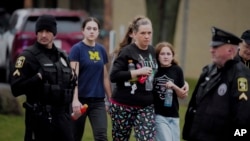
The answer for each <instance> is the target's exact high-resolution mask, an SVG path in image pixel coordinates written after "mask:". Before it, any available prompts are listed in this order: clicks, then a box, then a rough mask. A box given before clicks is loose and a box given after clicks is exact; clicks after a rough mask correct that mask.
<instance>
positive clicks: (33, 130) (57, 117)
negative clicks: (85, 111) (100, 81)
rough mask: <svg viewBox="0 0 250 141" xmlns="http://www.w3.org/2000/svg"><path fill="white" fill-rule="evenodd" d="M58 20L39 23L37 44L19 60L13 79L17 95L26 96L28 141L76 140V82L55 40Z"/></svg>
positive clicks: (44, 18)
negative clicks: (73, 108)
mask: <svg viewBox="0 0 250 141" xmlns="http://www.w3.org/2000/svg"><path fill="white" fill-rule="evenodd" d="M56 33H57V23H56V19H55V17H53V16H51V15H42V16H40V17H39V18H38V20H37V21H36V35H37V41H36V42H35V44H34V45H33V46H31V47H28V48H27V49H25V50H24V51H23V52H22V53H21V54H20V56H19V57H18V58H17V60H16V63H15V66H14V68H13V71H12V73H11V74H10V75H11V76H10V78H11V90H12V93H13V95H14V96H16V97H17V96H19V95H23V94H24V95H26V102H25V103H24V104H23V106H24V108H25V109H26V112H25V126H26V129H25V137H24V138H25V139H24V140H25V141H73V133H72V123H71V122H72V121H71V117H70V107H71V106H70V104H71V102H72V98H73V89H74V87H75V85H76V84H75V82H76V79H75V77H74V75H73V74H74V73H73V71H72V70H71V68H70V65H69V61H68V58H67V56H66V55H65V53H64V52H63V51H61V50H60V49H58V48H57V47H56V46H55V45H54V43H53V40H54V38H55V35H56Z"/></svg>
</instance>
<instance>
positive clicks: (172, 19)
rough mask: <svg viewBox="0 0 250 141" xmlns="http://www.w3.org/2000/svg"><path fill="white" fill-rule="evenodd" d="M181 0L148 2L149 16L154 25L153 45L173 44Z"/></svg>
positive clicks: (148, 0) (151, 0) (153, 0)
mask: <svg viewBox="0 0 250 141" xmlns="http://www.w3.org/2000/svg"><path fill="white" fill-rule="evenodd" d="M179 4H180V0H157V1H156V0H146V8H147V16H148V17H149V18H150V19H151V21H152V24H153V44H156V43H158V42H161V41H168V42H170V43H172V44H173V41H174V35H175V28H176V20H177V16H178V10H179Z"/></svg>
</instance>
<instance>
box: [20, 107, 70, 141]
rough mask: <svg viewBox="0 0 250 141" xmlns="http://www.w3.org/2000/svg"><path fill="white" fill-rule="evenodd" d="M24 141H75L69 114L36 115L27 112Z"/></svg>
mask: <svg viewBox="0 0 250 141" xmlns="http://www.w3.org/2000/svg"><path fill="white" fill-rule="evenodd" d="M25 125H26V130H25V137H24V138H25V139H24V141H73V140H74V139H73V130H72V120H71V118H70V115H69V114H67V113H59V114H53V115H52V119H51V120H49V119H48V117H47V116H46V115H40V116H37V115H34V114H33V113H31V112H29V111H26V118H25Z"/></svg>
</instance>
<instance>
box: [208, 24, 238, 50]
mask: <svg viewBox="0 0 250 141" xmlns="http://www.w3.org/2000/svg"><path fill="white" fill-rule="evenodd" d="M212 34H213V36H212V41H211V44H210V46H211V47H214V48H216V47H219V46H221V45H224V44H232V45H238V44H239V43H240V42H241V41H242V40H241V39H240V38H239V37H237V36H236V35H234V34H232V33H230V32H227V31H224V30H222V29H219V28H217V27H212Z"/></svg>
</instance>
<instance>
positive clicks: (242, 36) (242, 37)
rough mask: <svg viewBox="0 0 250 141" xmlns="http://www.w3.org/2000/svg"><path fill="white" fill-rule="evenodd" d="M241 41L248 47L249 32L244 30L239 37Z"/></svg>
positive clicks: (249, 40) (249, 41)
mask: <svg viewBox="0 0 250 141" xmlns="http://www.w3.org/2000/svg"><path fill="white" fill-rule="evenodd" d="M241 39H242V40H244V41H245V42H246V43H247V44H249V45H250V30H246V31H245V32H243V33H242V35H241Z"/></svg>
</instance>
